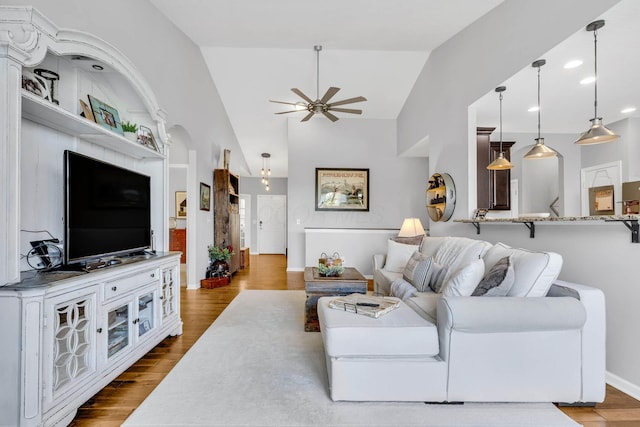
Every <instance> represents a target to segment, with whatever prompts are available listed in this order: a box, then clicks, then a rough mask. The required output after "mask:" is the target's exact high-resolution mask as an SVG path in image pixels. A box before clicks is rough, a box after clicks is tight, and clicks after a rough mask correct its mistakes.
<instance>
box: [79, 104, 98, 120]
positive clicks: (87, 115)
mask: <svg viewBox="0 0 640 427" xmlns="http://www.w3.org/2000/svg"><path fill="white" fill-rule="evenodd" d="M78 101H80V107H82V113H83V114H84V118H85V119H87V120H89V121H90V122H95V121H96V119H95V117H93V111H91V107H89V105H88V104H87V103H86V102H84V101H83V100H82V99H79V100H78Z"/></svg>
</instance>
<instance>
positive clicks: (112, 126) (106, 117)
mask: <svg viewBox="0 0 640 427" xmlns="http://www.w3.org/2000/svg"><path fill="white" fill-rule="evenodd" d="M88 96H89V104H90V105H91V111H92V112H93V117H94V119H95V122H96V123H98V124H99V125H101V126H102V127H104V128H107V129H109V130H111V131H113V132H116V133H118V134H120V135H124V131H123V130H122V123H121V122H120V115H119V114H118V110H116V109H115V108H113V107H111V106H109V105H107V104H105V103H104V102H102V101H100V100H99V99H97V98H95V97H93V96H91V95H88Z"/></svg>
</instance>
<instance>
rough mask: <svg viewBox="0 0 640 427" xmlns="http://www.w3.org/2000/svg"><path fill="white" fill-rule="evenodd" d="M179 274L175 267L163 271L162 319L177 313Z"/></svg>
mask: <svg viewBox="0 0 640 427" xmlns="http://www.w3.org/2000/svg"><path fill="white" fill-rule="evenodd" d="M177 287H178V282H177V273H176V270H174V267H170V268H165V269H164V270H162V297H161V298H162V318H163V319H165V318H167V317H169V316H171V315H173V314H174V313H175V312H176V297H177V296H176V292H178V290H177Z"/></svg>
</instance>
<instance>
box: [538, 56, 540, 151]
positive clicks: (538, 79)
mask: <svg viewBox="0 0 640 427" xmlns="http://www.w3.org/2000/svg"><path fill="white" fill-rule="evenodd" d="M538 139H540V67H539V66H538Z"/></svg>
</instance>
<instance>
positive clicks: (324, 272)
mask: <svg viewBox="0 0 640 427" xmlns="http://www.w3.org/2000/svg"><path fill="white" fill-rule="evenodd" d="M343 264H344V260H343V259H342V258H340V254H339V253H338V252H334V253H333V255H332V256H327V254H326V253H325V252H323V253H322V254H320V258H318V274H320V276H321V277H340V276H342V273H344V266H343Z"/></svg>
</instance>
